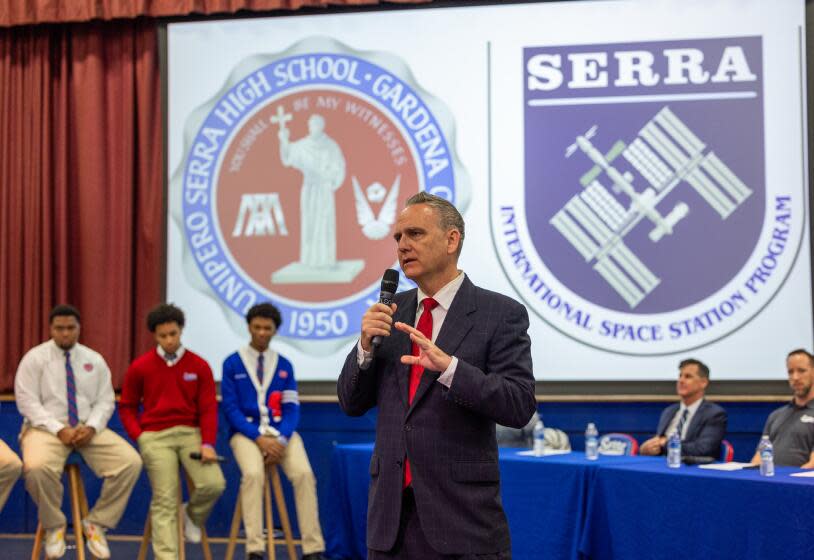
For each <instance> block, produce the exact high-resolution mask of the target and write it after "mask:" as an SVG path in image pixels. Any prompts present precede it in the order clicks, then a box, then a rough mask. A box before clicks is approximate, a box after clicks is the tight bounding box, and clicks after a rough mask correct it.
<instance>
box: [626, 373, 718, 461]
mask: <svg viewBox="0 0 814 560" xmlns="http://www.w3.org/2000/svg"><path fill="white" fill-rule="evenodd" d="M678 372H679V373H678V382H677V383H676V391H677V392H678V396H679V397H681V402H678V403H675V404H672V405H670V406H668V407H667V408H666V409H664V412H662V413H661V418H660V419H659V427H658V429H657V430H656V435H655V436H654V437H652V438H650V439H649V440H647V441H646V442H644V443H643V444H642V446H641V447H640V448H639V453H640V454H642V455H661V454H664V453H665V452H666V448H667V438H668V436H669V435H670V434H672V433H673V432H674V431H676V430H678V432H679V434H680V435H681V454H682V455H685V456H687V455H690V456H696V457H715V458H716V459H717V458H718V456H719V455H720V454H721V441H723V439H724V435H725V434H726V411H725V410H724V409H723V408H721V407H720V406H718V405H717V404H714V403H711V402H709V401H707V400H705V399H704V393H705V391H706V390H707V386H708V385H709V368H708V367H707V366H706V365H705V364H704V363H703V362H699V361H698V360H694V359H692V358H690V359H687V360H684V361H682V362H681V363H680V364H679V366H678Z"/></svg>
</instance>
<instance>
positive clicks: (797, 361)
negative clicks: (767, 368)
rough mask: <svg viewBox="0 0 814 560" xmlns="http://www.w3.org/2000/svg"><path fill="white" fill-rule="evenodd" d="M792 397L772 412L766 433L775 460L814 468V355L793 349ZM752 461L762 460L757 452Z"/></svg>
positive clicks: (790, 367)
mask: <svg viewBox="0 0 814 560" xmlns="http://www.w3.org/2000/svg"><path fill="white" fill-rule="evenodd" d="M786 368H787V370H788V372H789V385H790V386H791V390H792V391H793V392H794V398H793V399H792V401H791V402H790V403H789V404H787V405H786V406H784V407H782V408H778V409H777V410H775V411H774V412H772V413H771V414H770V415H769V419H768V420H766V426H765V427H764V428H763V433H764V434H766V435H768V436H769V439H770V440H771V441H772V445H773V446H774V463H775V464H776V465H785V466H789V467H802V468H804V469H811V468H814V356H812V355H811V354H810V353H809V352H807V351H806V350H802V349H800V350H792V351H791V352H789V355H788V357H787V358H786ZM752 463H760V454H759V453H755V456H754V457H753V458H752Z"/></svg>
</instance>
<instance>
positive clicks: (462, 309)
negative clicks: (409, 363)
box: [407, 277, 477, 415]
mask: <svg viewBox="0 0 814 560" xmlns="http://www.w3.org/2000/svg"><path fill="white" fill-rule="evenodd" d="M416 306H417V304H416ZM476 309H477V297H476V295H475V285H474V284H472V282H470V280H469V278H468V277H467V278H464V281H463V284H461V287H460V289H459V290H458V293H457V294H455V298H454V299H453V300H452V305H450V306H449V311H447V316H446V318H445V319H444V324H443V326H442V327H441V332H439V333H438V337H437V338H436V339H435V345H436V346H438V347H439V348H440V349H441V350H443V351H444V352H446V353H447V354H448V355H450V356H452V355H453V354H454V353H455V352H456V351H457V350H458V348H459V347H460V345H461V342H463V340H464V337H466V335H467V333H469V331H470V330H471V329H472V326H473V323H472V317H470V315H472V314H473V313H474V312H475V310H476ZM413 316H415V311H414V312H413ZM410 349H412V347H411V348H410ZM407 375H408V376H409V375H410V371H409V369H408V370H407ZM440 375H441V372H438V371H426V370H425V371H424V374H423V375H422V376H421V382H420V383H419V384H418V389H417V390H416V393H415V397H414V398H413V404H412V406H410V410H409V411H408V412H407V414H408V415H409V414H410V412H412V410H413V409H414V408H415V407H416V405H417V404H418V403H419V402H420V401H421V399H422V398H423V397H424V395H426V394H427V392H428V391H429V389H430V387H432V384H433V383H435V382H436V381H437V380H438V377H439V376H440Z"/></svg>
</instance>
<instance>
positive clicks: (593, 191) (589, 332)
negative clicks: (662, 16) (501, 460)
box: [492, 37, 805, 355]
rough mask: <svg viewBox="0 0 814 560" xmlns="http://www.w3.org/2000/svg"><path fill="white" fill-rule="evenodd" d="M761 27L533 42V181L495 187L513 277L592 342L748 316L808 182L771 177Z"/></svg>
mask: <svg viewBox="0 0 814 560" xmlns="http://www.w3.org/2000/svg"><path fill="white" fill-rule="evenodd" d="M762 64H763V63H762V44H761V39H760V38H759V37H739V38H721V39H704V40H684V41H665V42H648V43H635V44H608V45H580V46H567V47H528V48H525V49H524V52H523V65H524V84H523V87H524V91H525V96H524V126H525V130H524V146H525V154H524V158H525V185H523V187H522V188H517V189H514V190H512V189H511V188H510V189H508V190H506V191H505V192H500V193H493V208H492V213H493V215H492V224H493V230H494V231H493V235H494V237H495V239H496V241H497V247H498V253H499V256H500V259H501V262H502V263H503V266H504V269H505V271H506V274H507V276H508V277H509V279H510V280H511V281H512V283H513V284H514V286H515V287H516V289H517V290H518V293H520V295H521V296H522V297H523V299H524V300H525V301H526V302H527V304H528V305H529V306H530V307H531V308H532V309H534V310H535V311H536V312H537V313H538V314H539V315H540V316H541V317H542V318H543V319H544V320H546V321H547V322H548V323H549V324H550V325H552V326H553V327H555V328H556V329H558V330H559V331H561V332H563V333H565V334H567V335H568V336H571V337H573V338H575V339H577V340H579V341H580V342H582V343H585V344H588V345H590V346H594V347H597V348H601V349H605V350H608V351H612V352H618V353H627V354H641V355H645V354H649V355H653V354H668V353H674V352H680V351H683V350H687V349H689V348H695V347H699V346H702V345H704V344H707V343H710V342H712V341H715V340H718V339H720V338H722V337H724V336H726V335H728V334H730V333H732V332H733V331H734V330H736V329H737V328H739V327H740V326H741V325H743V324H745V323H746V322H748V321H749V320H750V319H751V318H753V317H754V316H755V315H756V314H757V313H759V312H760V310H761V309H763V307H764V306H765V305H766V304H767V303H768V302H769V301H770V300H771V298H772V297H773V296H774V294H775V293H776V292H777V290H778V289H779V288H780V287H781V285H782V284H783V282H784V281H785V278H786V277H787V274H788V272H789V271H790V270H791V268H792V265H793V263H794V260H795V258H796V255H797V251H798V248H799V246H800V241H801V236H802V230H803V224H804V220H805V216H804V213H805V208H804V197H803V193H804V186H803V185H802V184H800V185H789V184H774V185H768V184H766V180H765V176H766V170H765V165H766V163H765V158H764V120H763V119H764V115H763V104H764V93H763V67H762Z"/></svg>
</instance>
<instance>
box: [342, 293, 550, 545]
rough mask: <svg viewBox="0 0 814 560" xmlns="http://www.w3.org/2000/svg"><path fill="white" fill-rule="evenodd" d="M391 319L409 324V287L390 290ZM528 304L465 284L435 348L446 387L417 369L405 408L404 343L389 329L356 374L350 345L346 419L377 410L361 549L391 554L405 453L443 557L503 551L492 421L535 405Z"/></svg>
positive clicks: (421, 512)
mask: <svg viewBox="0 0 814 560" xmlns="http://www.w3.org/2000/svg"><path fill="white" fill-rule="evenodd" d="M395 302H396V304H397V305H398V307H397V310H396V313H395V317H394V319H395V321H402V322H404V323H407V324H409V325H413V324H415V317H416V308H417V306H418V302H417V296H416V290H410V291H407V292H403V293H400V294H397V295H396V296H395ZM528 325H529V321H528V313H527V312H526V308H525V307H523V306H522V305H521V304H519V303H517V302H516V301H514V300H512V299H511V298H508V297H506V296H504V295H501V294H497V293H495V292H490V291H487V290H484V289H481V288H478V287H476V286H475V285H474V284H472V282H470V281H469V279H468V278H465V279H464V282H463V284H462V285H461V288H460V290H459V291H458V293H457V294H456V296H455V299H454V300H453V301H452V305H451V306H450V308H449V311H448V313H447V316H446V319H445V320H444V324H443V326H442V328H441V331H440V332H439V333H438V337H437V339H436V345H437V346H438V347H439V348H441V349H442V350H443V351H444V352H446V353H447V354H449V355H450V356H455V357H457V358H458V366H457V369H456V370H455V375H454V378H453V382H452V386H451V387H450V388H447V387H445V386H444V385H442V384H441V383H437V382H436V381H437V379H438V376H439V375H440V372H434V371H428V370H425V371H424V374H423V375H422V377H421V382H420V384H419V386H418V389H417V391H416V394H415V397H414V399H413V402H412V405H410V404H408V379H409V373H410V366H409V365H404V364H402V363H401V362H400V358H401V356H403V355H409V354H410V353H411V343H410V338H409V337H408V336H407V335H406V334H405V333H403V332H401V331H397V330H395V329H394V330H393V332H392V333H391V335H390V336H389V337H386V338H384V340H383V341H382V344H381V346H380V347H379V349H378V350H377V351H376V354H375V357H374V359H373V362H372V364H371V365H370V367H369V368H368V369H366V370H360V369H359V366H358V362H357V354H356V347H354V348H353V349H352V350H351V352H350V353H349V354H348V356H347V359H346V360H345V365H344V367H343V368H342V373H341V374H340V376H339V381H338V384H337V389H338V395H339V403H340V405H341V407H342V409H343V410H344V411H345V412H346V413H347V414H349V415H351V416H360V415H362V414H364V413H365V412H367V411H368V410H370V409H371V408H373V407H378V414H377V419H376V444H375V448H374V451H373V457H372V459H371V462H370V475H371V483H370V490H369V503H368V514H367V545H368V547H369V548H371V549H373V550H379V551H387V550H390V549H391V548H392V547H393V545H394V544H395V541H396V536H397V534H398V529H399V517H400V513H401V498H402V481H403V476H404V472H403V470H404V466H403V462H404V457H405V456H407V457H409V459H410V465H411V472H412V477H413V479H412V480H413V483H412V484H413V491H414V494H415V500H416V507H417V510H418V516H419V519H420V521H421V527H422V529H423V531H424V534H425V535H426V537H427V540H428V542H429V543H430V545H431V546H432V547H433V548H434V549H435V550H436V551H438V552H439V553H442V554H489V553H495V552H499V551H503V550H507V549H509V548H510V540H509V528H508V524H507V523H506V516H505V515H504V513H503V506H502V503H501V499H500V470H499V467H498V451H497V443H496V441H495V423H496V422H497V423H499V424H503V425H504V426H511V427H516V428H522V427H523V426H525V424H526V423H527V422H528V420H529V418H530V417H531V415H532V414H533V413H534V412H535V410H536V409H537V403H536V401H535V397H534V377H533V375H532V369H531V342H530V340H529V336H528V334H527V330H528Z"/></svg>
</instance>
